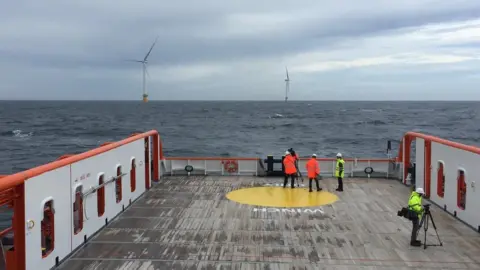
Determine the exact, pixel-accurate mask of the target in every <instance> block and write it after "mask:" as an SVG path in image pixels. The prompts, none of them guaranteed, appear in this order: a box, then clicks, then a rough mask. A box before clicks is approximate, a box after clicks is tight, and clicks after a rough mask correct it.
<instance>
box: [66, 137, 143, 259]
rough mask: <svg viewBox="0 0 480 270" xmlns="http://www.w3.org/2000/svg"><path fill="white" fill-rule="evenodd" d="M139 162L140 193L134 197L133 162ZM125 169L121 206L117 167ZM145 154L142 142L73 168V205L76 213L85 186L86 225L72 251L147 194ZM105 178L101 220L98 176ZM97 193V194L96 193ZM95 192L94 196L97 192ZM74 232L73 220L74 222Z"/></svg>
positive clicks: (77, 235) (123, 147)
mask: <svg viewBox="0 0 480 270" xmlns="http://www.w3.org/2000/svg"><path fill="white" fill-rule="evenodd" d="M132 158H135V160H136V162H137V164H138V165H137V167H136V181H137V183H136V190H135V192H134V193H133V194H132V193H131V189H130V170H131V169H132V167H131V160H132ZM118 166H121V172H122V174H123V175H122V182H121V183H122V196H121V197H122V199H121V201H119V202H118V203H117V200H116V198H117V197H116V176H117V167H118ZM144 166H145V153H144V142H143V140H138V141H135V142H132V143H129V144H126V145H123V146H120V147H118V148H115V149H113V150H110V151H108V152H105V153H102V154H99V155H96V156H94V157H91V158H88V159H85V160H81V161H79V162H76V163H74V164H72V165H71V168H72V179H71V183H72V189H71V190H70V193H71V196H72V203H70V208H71V211H73V202H74V200H75V187H76V186H78V185H82V186H83V194H84V198H83V200H84V206H83V207H84V209H83V215H84V216H83V219H84V224H83V228H82V230H81V231H80V232H79V233H78V234H73V233H72V250H74V249H75V248H77V247H78V246H79V245H81V244H82V243H83V242H84V240H85V237H87V238H89V237H90V236H92V235H93V234H94V233H95V232H97V231H98V230H99V229H100V228H101V227H103V226H104V225H105V224H106V221H110V220H111V219H112V218H114V217H115V216H117V215H118V213H120V212H121V211H122V210H123V209H124V208H125V207H127V206H128V205H129V202H130V200H132V201H133V200H135V199H136V198H137V197H138V196H139V195H140V194H142V193H143V192H144V191H145V167H144ZM101 173H103V174H104V183H106V184H105V185H104V187H105V213H104V214H103V215H102V216H101V217H99V216H98V211H97V207H98V204H97V198H98V192H97V191H98V190H97V189H98V185H99V179H98V175H99V174H101ZM94 190H95V191H94ZM93 191H94V192H93ZM70 224H72V228H73V217H72V220H71V221H70Z"/></svg>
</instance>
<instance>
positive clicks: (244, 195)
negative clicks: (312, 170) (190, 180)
mask: <svg viewBox="0 0 480 270" xmlns="http://www.w3.org/2000/svg"><path fill="white" fill-rule="evenodd" d="M226 197H227V199H229V200H231V201H235V202H238V203H241V204H249V205H256V206H265V207H312V206H320V205H326V204H332V203H334V202H335V201H337V200H338V197H337V195H335V194H333V193H330V192H328V191H323V190H322V191H313V192H308V189H303V188H293V189H292V188H290V187H286V188H283V187H253V188H243V189H238V190H235V191H232V192H229V193H228V194H227V195H226Z"/></svg>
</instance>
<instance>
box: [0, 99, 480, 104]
mask: <svg viewBox="0 0 480 270" xmlns="http://www.w3.org/2000/svg"><path fill="white" fill-rule="evenodd" d="M2 101H16V102H21V101H56V102H61V101H88V102H138V103H144V102H143V101H142V100H138V99H118V100H111V99H0V102H2ZM172 101H173V102H239V101H240V102H282V103H289V102H409V101H410V102H480V99H478V100H471V99H469V100H460V99H458V100H441V99H430V100H428V99H397V100H393V99H391V100H389V99H372V100H366V99H362V100H340V99H318V100H301V99H298V100H289V101H287V102H285V100H247V99H225V100H203V99H193V100H192V99H163V100H155V99H154V100H149V101H148V102H146V103H150V102H172Z"/></svg>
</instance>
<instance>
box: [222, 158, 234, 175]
mask: <svg viewBox="0 0 480 270" xmlns="http://www.w3.org/2000/svg"><path fill="white" fill-rule="evenodd" d="M223 168H224V169H225V171H227V172H229V173H234V172H237V171H238V162H237V161H236V160H227V161H224V162H223Z"/></svg>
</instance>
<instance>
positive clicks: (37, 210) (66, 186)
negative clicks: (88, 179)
mask: <svg viewBox="0 0 480 270" xmlns="http://www.w3.org/2000/svg"><path fill="white" fill-rule="evenodd" d="M69 190H70V166H68V165H67V166H65V167H62V168H59V169H56V170H53V171H50V172H47V173H44V174H42V175H39V176H36V177H33V178H30V179H28V181H26V182H25V198H26V199H27V200H28V201H27V202H26V203H25V219H26V221H25V224H26V226H27V228H26V233H25V234H26V235H25V253H26V264H27V265H26V267H27V269H50V268H51V267H53V266H54V265H55V258H56V257H58V258H59V259H60V260H61V259H63V258H65V257H66V256H67V255H68V254H70V252H71V240H72V238H71V234H72V229H71V226H68V224H71V218H72V212H71V208H72V206H71V203H70V202H71V198H70V192H69ZM50 200H52V201H53V209H54V211H55V215H54V217H55V219H54V222H55V223H54V232H55V247H54V249H53V251H52V252H51V253H50V254H49V255H48V256H47V257H46V258H42V248H41V222H42V220H43V209H44V205H45V203H46V202H48V201H50Z"/></svg>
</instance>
